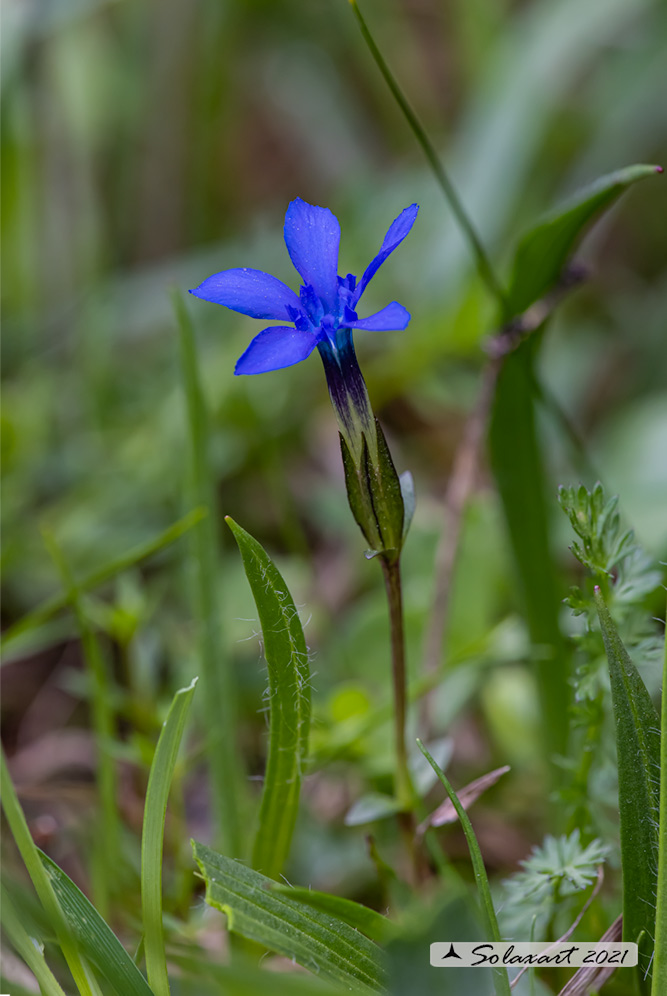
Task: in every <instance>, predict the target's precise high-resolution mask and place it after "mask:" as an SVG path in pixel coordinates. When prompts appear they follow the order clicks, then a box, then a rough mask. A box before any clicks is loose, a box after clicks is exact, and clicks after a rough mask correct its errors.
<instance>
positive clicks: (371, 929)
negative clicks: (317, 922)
mask: <svg viewBox="0 0 667 996" xmlns="http://www.w3.org/2000/svg"><path fill="white" fill-rule="evenodd" d="M271 892H273V893H279V894H280V895H281V896H287V897H288V898H289V899H294V900H295V901H296V902H299V903H305V905H306V906H312V907H313V908H314V909H316V910H321V911H322V912H323V913H331V914H332V915H333V916H336V917H339V919H341V920H344V921H345V923H347V924H349V925H350V927H354V928H355V930H360V931H361V933H362V934H365V935H366V937H370V938H371V940H373V941H378V942H379V943H382V942H383V941H389V940H391V938H392V937H395V936H396V934H397V931H398V927H397V925H396V924H395V923H394V922H393V921H392V920H388V919H387V917H386V916H382V914H381V913H378V912H377V910H372V909H370V908H369V907H368V906H362V904H361V903H355V902H354V901H353V900H352V899H343V898H342V897H341V896H332V895H331V893H329V892H317V891H316V890H315V889H303V888H299V887H298V886H292V885H282V884H280V883H276V885H274V886H272V888H271Z"/></svg>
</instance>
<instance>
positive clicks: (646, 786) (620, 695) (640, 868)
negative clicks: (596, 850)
mask: <svg viewBox="0 0 667 996" xmlns="http://www.w3.org/2000/svg"><path fill="white" fill-rule="evenodd" d="M595 602H596V606H597V610H598V616H599V619H600V627H601V629H602V639H603V640H604V647H605V651H606V653H607V661H608V663H609V676H610V680H611V696H612V704H613V709H614V722H615V726H616V750H617V754H618V807H619V814H620V826H621V861H622V864H623V938H624V940H627V941H637V942H638V943H639V971H638V973H637V974H638V977H639V980H640V989H641V990H642V991H643V992H648V989H649V982H650V976H651V953H652V950H653V937H654V928H655V895H656V889H657V877H658V875H657V855H658V819H659V796H660V791H659V784H658V781H657V772H658V771H659V770H660V719H659V717H658V713H657V710H656V708H655V706H654V705H653V702H652V701H651V696H650V695H649V693H648V691H647V689H646V685H645V684H644V682H643V681H642V679H641V676H640V674H639V672H638V671H637V668H636V667H635V665H634V664H633V662H632V660H631V658H630V655H629V654H628V652H627V650H626V649H625V646H624V645H623V642H622V640H621V638H620V636H619V635H618V631H617V629H616V626H615V625H614V621H613V619H612V618H611V615H610V613H609V609H608V608H607V606H606V605H605V603H604V601H603V599H602V595H601V594H600V590H599V588H596V589H595ZM641 934H643V935H644V937H643V939H641V940H640V935H641Z"/></svg>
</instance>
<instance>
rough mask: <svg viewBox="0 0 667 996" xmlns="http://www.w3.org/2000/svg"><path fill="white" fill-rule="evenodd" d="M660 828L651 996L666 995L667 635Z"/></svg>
mask: <svg viewBox="0 0 667 996" xmlns="http://www.w3.org/2000/svg"><path fill="white" fill-rule="evenodd" d="M660 720H661V724H660V730H661V735H660V826H659V831H658V837H659V841H660V843H659V845H658V888H657V898H656V910H655V958H654V961H653V989H652V990H651V994H652V996H660V994H661V993H664V992H666V991H667V734H666V733H665V731H667V633H665V647H664V655H663V664H662V703H661V710H660Z"/></svg>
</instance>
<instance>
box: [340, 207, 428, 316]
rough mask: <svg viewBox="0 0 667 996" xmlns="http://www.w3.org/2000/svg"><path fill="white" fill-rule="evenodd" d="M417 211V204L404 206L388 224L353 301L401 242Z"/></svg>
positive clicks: (358, 296) (413, 221)
mask: <svg viewBox="0 0 667 996" xmlns="http://www.w3.org/2000/svg"><path fill="white" fill-rule="evenodd" d="M418 211H419V205H418V204H411V205H410V207H407V208H405V210H404V211H401V213H400V214H399V216H398V218H396V220H395V221H392V223H391V225H390V226H389V231H388V232H387V234H386V235H385V237H384V241H383V243H382V245H381V246H380V251H379V253H378V254H377V256H376V257H375V259H374V260H373V262H372V263H370V264H369V265H368V266H367V267H366V272H365V273H364V275H363V277H362V278H361V281H360V282H359V286H358V287H357V291H356V293H355V295H354V300H355V301H358V300H359V298H360V297H361V295H362V294H363V293H364V291H365V290H366V286H367V285H368V281H369V280H370V279H371V277H373V276H375V274H376V273H377V271H378V270H379V268H380V267H381V266H382V264H383V263H384V261H385V259H386V258H387V256H389V255H391V253H392V252H393V251H394V249H395V248H396V246H399V245H400V244H401V242H402V241H403V239H404V238H405V236H406V235H407V234H408V232H409V231H410V229H411V228H412V226H413V225H414V223H415V218H416V217H417V212H418Z"/></svg>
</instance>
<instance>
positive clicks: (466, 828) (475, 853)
mask: <svg viewBox="0 0 667 996" xmlns="http://www.w3.org/2000/svg"><path fill="white" fill-rule="evenodd" d="M417 745H418V747H419V749H420V751H421V752H422V754H423V755H424V757H425V758H426V760H427V761H428V763H429V764H430V765H431V767H432V768H433V770H434V771H435V773H436V775H437V776H438V778H439V779H440V781H441V782H442V784H443V785H444V788H445V792H446V793H447V795H448V796H449V799H450V801H451V803H452V805H453V807H454V809H455V810H456V814H457V816H458V818H459V821H460V823H461V827H462V829H463V833H464V834H465V838H466V841H467V843H468V850H469V852H470V860H471V862H472V867H473V872H474V874H475V882H476V884H477V891H478V892H479V898H480V901H481V904H482V914H483V916H484V919H485V921H486V929H487V932H488V936H489V938H490V940H492V941H497V942H498V943H501V942H502V937H501V936H500V928H499V927H498V920H497V919H496V911H495V909H494V906H493V899H492V898H491V887H490V886H489V879H488V876H487V874H486V868H485V867H484V859H483V858H482V852H481V851H480V849H479V844H478V842H477V837H476V836H475V831H474V830H473V826H472V823H471V822H470V817H469V816H468V814H467V813H466V811H465V809H464V808H463V806H462V805H461V803H460V801H459V797H458V796H457V794H456V792H455V791H454V789H453V788H452V785H451V783H450V781H449V779H448V778H447V776H446V775H445V773H444V772H443V771H442V770H441V769H440V768H439V767H438V765H437V764H436V762H435V761H434V760H433V758H432V757H431V755H430V754H429V752H428V751H427V749H426V747H424V744H423V743H422V742H421V740H419V739H417ZM492 972H493V986H494V989H495V991H496V996H511V989H510V982H509V977H508V975H507V969H506V968H493V969H492Z"/></svg>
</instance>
